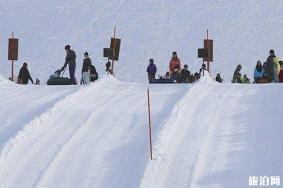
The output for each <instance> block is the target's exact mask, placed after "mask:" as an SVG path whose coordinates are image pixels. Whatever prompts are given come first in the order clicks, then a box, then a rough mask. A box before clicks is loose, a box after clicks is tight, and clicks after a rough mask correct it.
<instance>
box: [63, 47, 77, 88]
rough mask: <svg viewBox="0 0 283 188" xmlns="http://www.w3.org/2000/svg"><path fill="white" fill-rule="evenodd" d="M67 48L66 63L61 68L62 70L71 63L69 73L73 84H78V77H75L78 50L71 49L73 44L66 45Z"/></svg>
mask: <svg viewBox="0 0 283 188" xmlns="http://www.w3.org/2000/svg"><path fill="white" fill-rule="evenodd" d="M65 50H66V53H67V54H66V58H65V64H64V66H63V67H62V68H61V71H62V70H64V69H65V68H66V67H67V65H69V73H70V81H71V84H73V85H76V84H77V81H76V77H75V72H76V57H77V56H76V52H75V51H73V50H71V46H70V45H67V46H65Z"/></svg>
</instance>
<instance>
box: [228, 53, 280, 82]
mask: <svg viewBox="0 0 283 188" xmlns="http://www.w3.org/2000/svg"><path fill="white" fill-rule="evenodd" d="M241 69H242V66H241V65H238V66H237V68H236V70H235V71H234V76H233V79H232V82H233V83H251V81H250V79H249V78H248V77H247V75H244V76H243V77H242V76H241V73H240V71H241ZM271 82H272V83H278V82H280V83H283V61H280V60H279V58H278V57H276V55H275V52H274V50H270V51H269V56H268V58H267V60H266V62H264V63H263V64H262V63H261V61H257V63H256V66H255V69H254V82H253V83H271Z"/></svg>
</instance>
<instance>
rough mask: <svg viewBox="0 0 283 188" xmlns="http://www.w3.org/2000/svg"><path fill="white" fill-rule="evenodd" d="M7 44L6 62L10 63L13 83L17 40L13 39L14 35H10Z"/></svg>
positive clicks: (16, 57) (16, 58)
mask: <svg viewBox="0 0 283 188" xmlns="http://www.w3.org/2000/svg"><path fill="white" fill-rule="evenodd" d="M8 43H9V44H8V60H10V61H11V63H12V68H11V69H12V70H11V81H14V61H17V60H18V46H19V45H18V44H19V39H16V38H14V33H12V38H9V42H8Z"/></svg>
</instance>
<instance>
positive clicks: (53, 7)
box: [0, 0, 283, 83]
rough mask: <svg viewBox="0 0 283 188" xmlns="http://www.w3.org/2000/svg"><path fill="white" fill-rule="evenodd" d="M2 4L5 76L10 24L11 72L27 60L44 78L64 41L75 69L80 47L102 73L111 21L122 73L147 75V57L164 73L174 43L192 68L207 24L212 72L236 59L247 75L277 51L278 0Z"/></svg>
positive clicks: (228, 71)
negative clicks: (15, 50) (14, 58)
mask: <svg viewBox="0 0 283 188" xmlns="http://www.w3.org/2000/svg"><path fill="white" fill-rule="evenodd" d="M0 7H1V11H0V26H1V34H0V41H1V43H0V62H1V64H0V72H1V73H2V75H4V76H5V77H8V76H9V75H10V63H8V61H7V55H6V54H7V42H6V41H7V39H8V37H10V36H11V32H14V33H15V37H18V38H19V39H20V49H19V61H18V62H16V65H15V66H16V73H18V71H19V68H20V66H21V65H22V63H23V62H24V61H27V62H28V63H29V64H30V70H31V74H32V76H33V77H38V78H39V79H40V80H41V81H42V83H44V82H45V81H46V80H47V79H48V77H49V75H50V74H52V73H53V72H54V71H55V70H57V68H60V67H61V66H62V65H63V63H64V56H65V51H64V46H65V45H66V44H71V46H72V47H73V49H74V50H75V51H76V52H77V55H78V58H77V63H78V66H77V77H79V76H80V69H81V65H82V60H83V53H84V52H85V51H89V54H90V57H91V58H92V60H93V62H95V65H96V66H97V69H98V71H99V73H100V74H102V73H103V71H104V70H105V63H106V59H105V58H103V57H102V56H103V53H102V49H103V48H105V47H108V46H109V43H110V37H111V36H112V35H113V28H114V27H115V26H116V27H117V37H120V38H121V39H122V43H121V54H120V60H119V62H118V63H117V64H116V65H115V68H117V69H116V76H117V77H118V78H119V79H120V80H131V81H135V82H145V81H146V79H147V77H146V74H145V69H146V66H147V63H148V60H149V59H150V58H153V59H154V60H155V63H156V64H157V67H158V74H160V75H163V74H165V73H166V71H167V69H168V62H169V60H170V57H171V53H172V52H173V51H177V52H178V54H179V57H180V58H181V61H182V63H183V64H185V63H186V64H188V65H189V69H190V70H191V71H192V72H196V71H198V70H199V68H200V66H201V63H202V62H201V60H200V59H198V58H197V48H201V47H203V39H204V38H206V29H209V33H210V36H211V38H212V39H214V52H215V53H214V62H213V63H212V64H211V67H212V74H213V77H215V76H216V73H218V72H220V73H221V74H222V75H223V76H224V81H225V82H230V80H231V78H232V73H233V71H234V69H235V68H236V66H237V65H238V64H242V65H243V74H247V75H248V76H250V77H252V73H253V70H254V67H255V64H256V62H257V60H261V61H262V62H264V61H265V60H266V58H267V56H268V52H269V50H270V49H272V48H273V49H274V50H275V53H276V54H277V55H278V56H279V57H283V52H282V51H281V49H283V42H282V40H281V29H280V26H281V25H283V19H282V14H281V10H282V8H283V3H282V2H281V1H276V0H270V1H262V2H260V3H259V2H258V0H249V1H244V0H238V1H223V0H214V1H205V0H190V1H174V0H165V1H164V0H162V1H161V0H144V1H136V0H120V1H115V0H107V1H103V0H96V1H88V0H73V1H70V0H68V1H58V0H49V1H44V0H22V1H1V2H0ZM129 72H131V74H129Z"/></svg>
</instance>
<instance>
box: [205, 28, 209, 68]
mask: <svg viewBox="0 0 283 188" xmlns="http://www.w3.org/2000/svg"><path fill="white" fill-rule="evenodd" d="M206 39H207V48H208V49H209V43H208V29H207V30H206ZM207 71H208V72H209V59H208V58H207Z"/></svg>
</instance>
